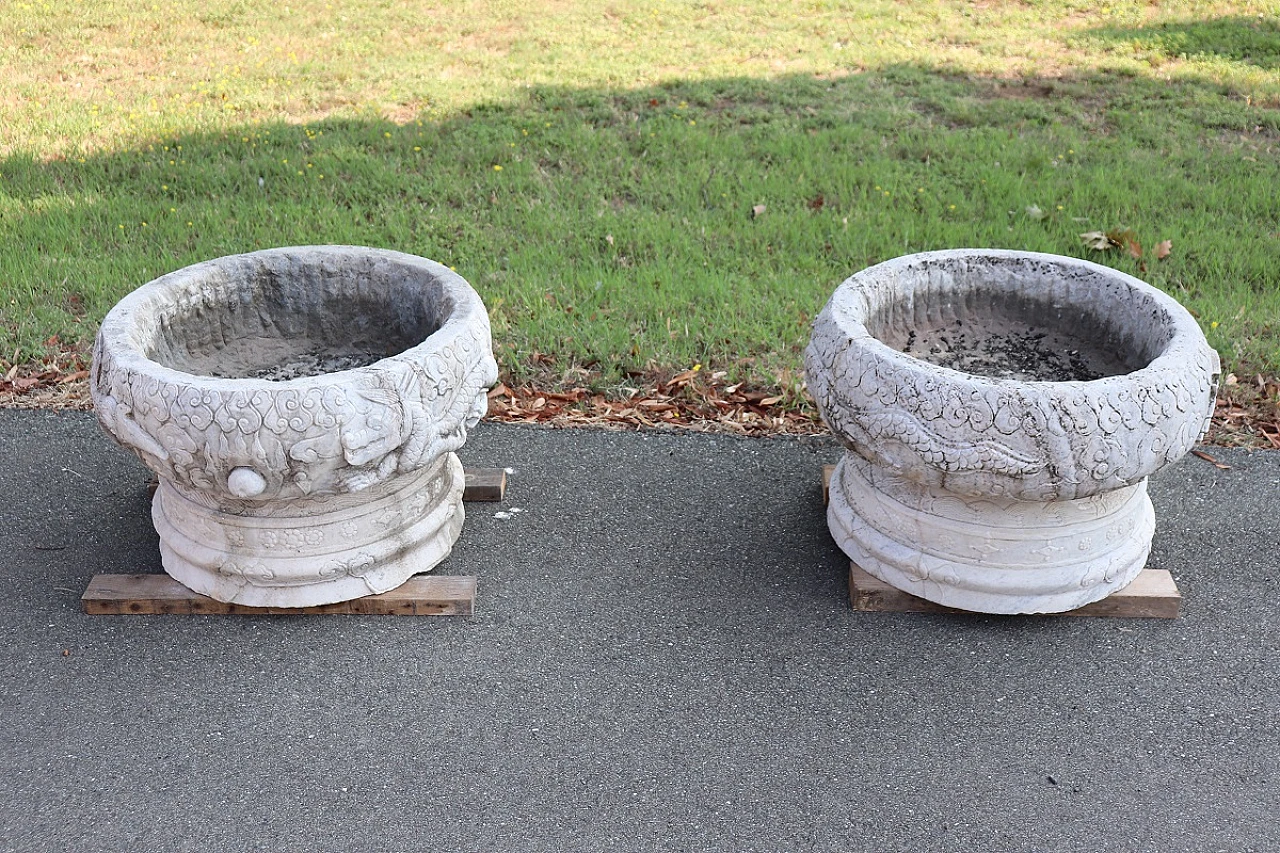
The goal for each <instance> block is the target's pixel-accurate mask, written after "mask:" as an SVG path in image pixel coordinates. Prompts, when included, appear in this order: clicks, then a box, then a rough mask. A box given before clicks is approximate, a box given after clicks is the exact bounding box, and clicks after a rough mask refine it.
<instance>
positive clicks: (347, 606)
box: [80, 574, 476, 616]
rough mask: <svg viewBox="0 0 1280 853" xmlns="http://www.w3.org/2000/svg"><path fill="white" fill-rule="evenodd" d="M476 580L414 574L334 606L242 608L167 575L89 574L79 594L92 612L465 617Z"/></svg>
mask: <svg viewBox="0 0 1280 853" xmlns="http://www.w3.org/2000/svg"><path fill="white" fill-rule="evenodd" d="M475 599H476V579H475V578H474V577H471V576H469V575H465V576H464V575H415V576H413V577H411V578H409V580H407V581H405V582H404V583H403V584H401V585H400V586H399V587H397V588H396V589H393V590H391V591H390V592H384V593H382V594H381V595H368V596H365V597H364V598H357V599H353V600H352V601H340V602H338V603H337V604H322V605H317V606H315V607H246V606H245V605H243V604H227V603H226V602H222V601H215V600H214V599H212V598H209V597H207V596H203V595H200V594H199V593H196V592H192V591H191V590H189V589H187V588H186V587H185V586H183V585H182V584H180V583H178V582H177V581H176V580H174V579H173V578H171V577H169V576H168V575H156V574H136V575H106V574H104V575H94V576H93V578H92V579H91V580H90V581H89V587H88V588H87V589H86V590H85V592H84V595H83V596H81V598H80V606H81V607H82V608H83V609H84V612H85V613H88V614H90V615H94V616H120V615H132V614H138V615H143V614H160V613H179V614H210V615H241V616H250V615H258V616H261V615H268V616H275V615H280V616H283V615H289V616H309V615H322V614H359V615H374V616H470V615H471V614H472V613H473V612H474V609H475Z"/></svg>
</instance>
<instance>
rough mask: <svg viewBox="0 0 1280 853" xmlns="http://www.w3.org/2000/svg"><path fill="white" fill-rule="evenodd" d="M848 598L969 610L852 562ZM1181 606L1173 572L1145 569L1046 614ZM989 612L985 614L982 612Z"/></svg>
mask: <svg viewBox="0 0 1280 853" xmlns="http://www.w3.org/2000/svg"><path fill="white" fill-rule="evenodd" d="M835 469H836V466H834V465H823V466H822V504H823V506H826V504H827V503H828V501H829V500H830V496H831V475H832V474H833V473H834V472H835ZM849 602H850V603H851V604H852V605H853V609H854V610H857V611H860V612H864V613H967V614H969V615H975V614H974V613H973V611H970V610H958V609H956V608H954V607H944V606H943V605H941V604H935V603H934V602H932V601H928V600H926V599H923V598H920V597H918V596H915V595H912V594H911V593H909V592H903V591H902V590H900V589H898V588H897V587H895V586H891V585H889V584H887V583H885V582H884V581H882V580H880V579H879V578H877V577H874V576H872V575H870V574H868V573H867V572H866V571H864V570H863V569H862V568H860V567H859V566H858V565H857V564H856V563H852V562H851V563H849ZM1181 607H1182V593H1180V592H1179V591H1178V584H1177V583H1176V582H1175V581H1174V579H1173V575H1171V574H1169V572H1168V571H1166V570H1164V569H1143V570H1142V571H1141V572H1139V573H1138V576H1137V577H1136V578H1134V579H1133V582H1132V583H1130V584H1129V585H1128V586H1126V587H1125V588H1124V589H1120V590H1116V591H1115V592H1113V593H1111V595H1109V596H1107V597H1106V598H1104V599H1102V600H1101V601H1095V602H1093V603H1092V604H1086V605H1085V606H1084V607H1080V608H1078V609H1076V610H1070V611H1067V612H1066V613H1055V614H1045V615H1053V616H1111V617H1116V618H1127V619H1177V618H1178V611H1179V609H1181ZM982 615H986V614H982Z"/></svg>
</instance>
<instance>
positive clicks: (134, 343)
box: [98, 244, 488, 392]
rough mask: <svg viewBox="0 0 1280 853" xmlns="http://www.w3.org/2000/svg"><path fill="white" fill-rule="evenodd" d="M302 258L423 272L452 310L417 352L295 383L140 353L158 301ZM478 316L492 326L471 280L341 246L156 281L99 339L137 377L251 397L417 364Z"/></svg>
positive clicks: (211, 265)
mask: <svg viewBox="0 0 1280 853" xmlns="http://www.w3.org/2000/svg"><path fill="white" fill-rule="evenodd" d="M300 255H309V256H311V259H312V260H319V261H333V262H341V261H343V260H374V261H376V260H382V261H385V262H388V263H391V264H395V265H397V266H401V267H408V268H412V269H417V270H421V271H422V272H425V273H427V274H428V275H430V276H431V277H433V278H434V279H436V280H437V281H438V282H440V284H441V285H442V286H443V287H444V289H445V292H446V293H447V294H448V296H449V298H450V299H451V300H452V301H453V308H452V310H451V311H450V312H449V313H448V315H447V316H446V317H445V318H444V321H443V322H442V323H441V325H440V327H439V328H438V329H436V330H435V331H434V332H432V333H431V334H430V335H429V336H428V337H427V338H426V339H424V340H422V341H420V342H418V343H417V344H414V345H413V346H412V347H409V348H407V349H404V350H401V351H400V352H398V353H395V354H393V355H389V356H385V357H383V358H381V359H378V360H377V361H375V362H372V363H370V364H367V365H364V366H361V367H351V368H347V369H345V370H334V371H328V372H325V373H320V374H315V375H312V376H299V377H297V378H294V379H280V380H276V379H257V378H253V377H225V376H210V375H207V374H202V373H192V372H189V371H185V370H181V369H179V368H176V367H170V366H169V365H167V364H162V363H161V362H158V361H156V360H154V359H152V358H150V357H148V356H147V355H145V354H144V352H143V350H142V347H141V344H142V343H143V342H142V341H140V340H139V338H138V333H137V329H136V327H135V326H134V325H133V317H134V315H135V314H137V313H138V312H140V311H144V310H146V309H147V308H149V307H151V306H152V305H153V304H154V303H156V302H157V301H162V300H165V299H166V298H167V297H170V296H172V295H175V294H180V293H189V292H192V291H193V290H194V289H197V288H199V287H200V286H201V284H202V283H204V282H205V281H207V280H208V279H209V277H210V276H211V275H215V274H218V273H222V272H224V271H227V270H229V269H234V268H235V267H236V266H237V265H239V264H242V263H244V262H262V263H264V264H269V263H270V262H271V261H272V260H274V259H277V258H279V259H285V258H290V257H298V256H300ZM476 314H481V315H484V317H485V321H486V325H487V318H488V315H487V312H486V311H485V308H484V304H483V302H482V301H481V299H480V296H479V294H477V293H476V291H475V289H474V288H472V287H471V285H470V284H469V283H468V282H467V280H466V279H464V278H463V277H462V276H461V275H459V274H458V273H457V272H455V271H454V270H452V269H450V268H449V267H447V266H445V265H444V264H441V263H439V262H438V261H433V260H430V259H428V258H423V257H420V256H418V255H411V254H408V253H406V252H399V251H395V250H393V249H378V248H371V247H367V246H349V245H339V244H330V245H317V246H281V247H277V248H271V249H259V250H256V251H252V252H243V253H240V254H236V255H224V256H222V257H218V258H213V259H210V260H207V261H200V262H198V263H195V264H191V265H189V266H185V267H182V268H180V269H177V270H174V271H172V272H169V273H166V274H164V275H161V276H159V277H158V278H155V279H152V280H151V281H149V282H147V283H146V284H143V285H142V286H140V287H138V288H137V289H135V290H134V291H132V292H131V293H129V294H128V295H127V296H125V297H124V298H123V299H121V300H120V301H119V302H118V303H116V305H115V307H113V308H112V309H111V310H110V311H109V312H108V313H107V316H106V317H105V318H104V319H103V321H102V325H101V327H100V328H99V331H98V336H99V338H100V339H101V338H104V337H106V338H109V339H111V340H112V341H113V346H112V353H111V355H112V358H113V360H114V361H115V363H116V365H117V367H119V368H121V369H124V370H128V371H130V372H132V373H135V374H138V375H142V376H149V377H151V378H153V379H156V380H159V381H161V382H163V383H166V384H170V385H177V386H187V385H190V384H191V383H192V382H198V383H199V384H200V386H201V387H208V388H211V389H219V390H222V391H224V392H232V391H237V390H239V391H242V392H245V391H248V392H252V391H256V390H263V389H283V388H291V389H298V390H305V389H307V388H311V387H316V386H326V385H330V384H332V383H333V382H334V378H335V377H342V376H348V377H354V376H357V375H359V374H371V373H376V372H378V371H379V370H380V369H383V368H385V367H387V366H388V365H387V363H388V362H397V361H406V360H413V359H415V358H418V357H420V356H422V355H425V354H426V353H428V352H430V351H432V350H434V349H435V348H436V347H437V346H438V344H439V343H440V341H441V339H442V338H445V337H448V336H449V334H450V333H451V332H452V331H453V330H454V329H460V328H462V327H463V326H464V325H465V324H467V323H468V322H470V320H471V318H472V317H474V316H475V315H476Z"/></svg>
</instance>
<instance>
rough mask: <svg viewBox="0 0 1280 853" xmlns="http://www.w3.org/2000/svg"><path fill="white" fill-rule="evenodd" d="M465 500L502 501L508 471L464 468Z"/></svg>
mask: <svg viewBox="0 0 1280 853" xmlns="http://www.w3.org/2000/svg"><path fill="white" fill-rule="evenodd" d="M462 475H463V485H462V499H463V500H464V501H480V502H485V501H500V500H502V499H503V498H505V497H506V496H507V472H506V471H505V470H503V469H502V468H464V469H462ZM158 486H159V483H157V482H156V480H154V479H152V480H151V482H150V483H149V484H148V486H147V488H148V491H150V492H151V494H155V492H156V488H157V487H158Z"/></svg>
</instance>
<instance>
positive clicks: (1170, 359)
mask: <svg viewBox="0 0 1280 853" xmlns="http://www.w3.org/2000/svg"><path fill="white" fill-rule="evenodd" d="M947 257H952V258H954V257H961V258H964V259H966V260H970V259H974V260H985V259H990V260H993V261H1012V260H1031V261H1039V262H1041V263H1046V264H1053V265H1055V266H1058V267H1061V268H1064V269H1069V268H1072V267H1074V268H1076V269H1080V270H1085V271H1088V272H1091V273H1094V274H1095V275H1098V276H1101V277H1103V278H1106V279H1110V280H1112V281H1115V282H1116V283H1118V284H1121V285H1123V286H1125V287H1126V288H1128V289H1129V290H1132V291H1136V292H1138V293H1141V294H1143V295H1145V296H1147V297H1149V298H1150V299H1152V300H1153V301H1154V302H1156V303H1157V304H1158V305H1159V307H1160V308H1161V309H1163V310H1164V312H1165V324H1164V325H1166V326H1167V327H1169V328H1171V329H1172V331H1173V334H1172V336H1171V337H1170V339H1169V341H1168V343H1166V344H1165V346H1164V347H1163V349H1161V351H1160V353H1159V354H1158V355H1156V356H1155V357H1154V358H1152V359H1151V360H1150V361H1149V362H1148V363H1147V364H1145V365H1143V366H1142V367H1139V368H1137V369H1135V370H1132V371H1128V372H1126V373H1121V374H1116V375H1112V376H1102V377H1099V378H1097V379H1089V380H1069V381H1055V380H1044V379H1028V380H1024V379H1002V378H997V377H992V376H983V375H981V374H977V373H967V372H965V371H963V370H957V369H955V368H952V367H946V366H944V365H938V364H933V363H932V362H928V361H925V360H924V359H920V358H916V357H915V356H912V355H908V354H907V353H904V352H899V351H898V350H896V349H894V348H893V347H891V346H889V345H888V344H886V343H885V342H884V341H882V340H880V339H879V338H877V337H876V336H875V335H873V334H872V333H871V331H870V330H869V329H868V328H867V325H866V318H865V317H859V316H856V315H855V314H853V313H852V312H850V311H847V310H843V311H841V312H839V314H838V315H837V316H836V321H837V323H838V324H839V325H840V327H841V329H842V330H844V331H846V332H847V333H848V334H849V336H850V338H851V339H856V340H859V341H861V342H862V343H863V345H865V346H867V347H869V348H870V349H872V350H874V351H875V352H876V353H877V355H879V356H880V357H881V358H884V359H886V360H888V361H894V362H901V363H903V364H904V365H905V364H910V365H920V364H927V365H929V367H930V368H931V369H934V370H939V371H942V372H943V374H944V375H948V376H951V377H954V378H956V379H963V380H965V381H969V382H976V383H979V384H990V385H999V386H1005V387H1009V386H1029V387H1031V388H1033V389H1034V388H1037V387H1041V388H1046V389H1047V388H1052V387H1069V386H1074V385H1098V386H1102V385H1108V384H1110V385H1115V384H1118V383H1121V382H1130V381H1133V380H1135V379H1136V380H1137V381H1139V382H1141V381H1142V380H1143V379H1144V378H1145V377H1144V374H1146V375H1155V374H1158V373H1160V372H1163V371H1166V370H1169V369H1171V368H1174V367H1177V366H1181V365H1182V364H1184V363H1185V362H1186V360H1187V358H1188V357H1189V356H1190V355H1191V354H1192V353H1194V352H1195V351H1196V350H1197V349H1198V348H1199V347H1197V340H1196V338H1197V337H1199V338H1200V339H1201V340H1203V333H1202V332H1201V331H1200V326H1199V324H1198V323H1197V322H1196V320H1195V318H1194V317H1192V316H1191V313H1190V312H1189V311H1187V309H1186V308H1184V307H1183V306H1182V304H1181V303H1179V302H1178V301H1177V300H1176V299H1174V298H1173V297H1172V296H1170V295H1169V294H1167V293H1165V292H1164V291H1163V290H1160V289H1159V288H1158V287H1155V286H1153V285H1150V284H1148V283H1146V282H1145V281H1142V280H1141V279H1139V278H1135V277H1134V276H1131V275H1129V274H1128V273H1126V272H1123V271H1121V270H1118V269H1115V268H1114V267H1108V266H1105V265H1103V264H1099V263H1095V262H1093V261H1088V260H1085V259H1083V258H1073V257H1068V256H1066V255H1054V254H1050V253H1047V252H1023V251H1019V250H1016V249H938V250H933V251H928V252H917V253H915V254H911V255H902V256H901V257H897V258H892V259H890V260H887V261H882V262H881V263H878V264H875V265H873V266H870V267H867V268H866V269H864V270H860V271H859V272H856V273H854V274H853V275H851V276H849V277H848V278H847V279H845V280H844V281H843V282H841V283H840V286H839V287H838V288H837V291H836V292H837V293H839V292H840V291H842V290H846V289H854V290H858V289H859V288H860V286H861V285H862V283H864V282H870V281H875V280H876V279H877V278H879V277H881V276H885V275H887V274H892V273H895V272H902V271H907V270H910V269H911V268H912V267H916V266H921V265H924V264H928V263H930V262H933V261H937V260H942V259H944V258H947ZM1192 332H1194V334H1191V333H1192Z"/></svg>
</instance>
